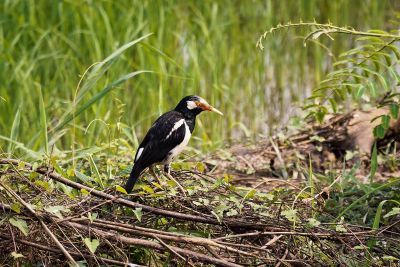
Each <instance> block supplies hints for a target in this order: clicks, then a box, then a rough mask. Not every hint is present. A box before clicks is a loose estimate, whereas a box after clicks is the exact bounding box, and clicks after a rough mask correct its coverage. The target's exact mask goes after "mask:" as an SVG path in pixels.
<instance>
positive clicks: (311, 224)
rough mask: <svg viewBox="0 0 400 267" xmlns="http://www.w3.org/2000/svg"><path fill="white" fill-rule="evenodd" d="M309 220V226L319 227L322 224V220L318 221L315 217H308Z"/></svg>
mask: <svg viewBox="0 0 400 267" xmlns="http://www.w3.org/2000/svg"><path fill="white" fill-rule="evenodd" d="M307 221H308V223H307V226H308V227H310V228H313V227H317V226H319V225H320V224H321V222H320V221H318V220H316V219H314V218H308V219H307Z"/></svg>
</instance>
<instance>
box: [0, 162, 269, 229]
mask: <svg viewBox="0 0 400 267" xmlns="http://www.w3.org/2000/svg"><path fill="white" fill-rule="evenodd" d="M20 163H24V166H25V168H26V169H27V170H30V171H34V172H37V173H40V174H42V175H46V176H47V177H50V178H52V179H54V180H56V181H58V182H60V183H63V184H65V185H68V186H70V187H73V188H76V189H85V190H87V191H88V192H90V193H91V194H92V195H94V196H97V197H100V198H103V199H114V201H113V202H115V203H118V204H121V205H123V206H126V207H130V208H142V210H144V211H148V212H151V213H154V214H157V215H162V216H167V217H172V218H176V219H180V220H185V221H193V222H200V223H206V224H214V225H220V224H221V223H220V222H219V221H218V220H216V219H214V218H213V217H211V216H207V215H204V216H196V215H191V214H186V213H179V212H175V211H170V210H163V209H159V208H154V207H150V206H147V205H143V204H139V203H135V202H132V201H130V200H127V199H124V198H118V197H117V198H116V197H115V196H113V195H110V194H107V193H104V192H102V191H99V190H96V189H94V188H91V187H89V186H86V185H83V184H80V183H77V182H74V181H71V180H69V179H66V178H64V177H62V176H61V175H59V174H57V173H55V172H53V171H49V170H47V169H46V168H38V169H36V170H33V169H32V165H31V164H29V163H26V162H22V161H19V160H15V159H5V158H2V159H0V164H11V165H15V166H18V164H20ZM222 224H225V225H227V226H230V227H240V228H247V229H258V230H261V229H264V228H265V227H267V225H265V224H257V223H249V222H246V221H241V220H223V221H222Z"/></svg>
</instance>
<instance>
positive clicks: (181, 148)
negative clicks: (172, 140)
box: [163, 120, 192, 164]
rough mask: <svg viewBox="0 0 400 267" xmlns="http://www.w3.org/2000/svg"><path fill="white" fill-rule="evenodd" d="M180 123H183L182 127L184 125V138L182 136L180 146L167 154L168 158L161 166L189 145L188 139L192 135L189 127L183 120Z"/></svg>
mask: <svg viewBox="0 0 400 267" xmlns="http://www.w3.org/2000/svg"><path fill="white" fill-rule="evenodd" d="M182 121H183V125H185V136H184V138H183V140H182V142H181V143H180V144H178V145H177V146H176V147H174V148H173V149H172V150H171V151H170V152H169V153H168V156H167V158H166V159H165V160H164V162H163V164H168V163H170V162H171V161H172V160H173V159H174V158H175V157H176V156H178V155H179V154H180V153H181V152H182V150H183V149H185V147H186V146H187V144H188V143H189V140H190V137H191V135H192V133H191V132H190V129H189V126H188V125H187V123H186V122H185V120H182Z"/></svg>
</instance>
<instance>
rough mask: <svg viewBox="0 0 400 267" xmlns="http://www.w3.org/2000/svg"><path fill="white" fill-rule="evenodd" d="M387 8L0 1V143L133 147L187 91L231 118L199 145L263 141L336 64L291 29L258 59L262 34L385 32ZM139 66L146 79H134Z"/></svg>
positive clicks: (205, 122) (335, 45)
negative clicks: (328, 28) (274, 30)
mask: <svg viewBox="0 0 400 267" xmlns="http://www.w3.org/2000/svg"><path fill="white" fill-rule="evenodd" d="M392 5H393V4H392V1H379V2H378V1H372V2H369V3H366V2H364V1H324V2H322V1H316V0H313V1H311V0H304V1H228V0H226V1H201V2H199V1H145V2H144V1H105V0H102V1H74V0H69V1H51V0H48V1H33V0H31V1H29V0H13V1H1V2H0V81H1V83H0V97H1V98H0V114H1V116H0V137H1V138H0V147H1V148H2V150H3V151H5V152H9V153H14V154H16V155H19V156H21V155H22V156H23V155H28V156H29V155H30V156H32V153H34V152H33V151H43V152H46V153H53V152H55V151H57V150H62V151H70V150H72V151H73V154H74V155H75V152H76V151H79V149H83V148H88V147H92V148H93V147H95V146H100V145H101V144H103V143H109V141H110V140H112V139H114V138H118V137H121V136H123V137H124V138H126V139H127V140H129V144H130V145H132V146H135V145H136V144H137V142H138V139H140V138H141V137H142V136H143V134H144V132H145V131H146V130H147V128H148V127H149V126H150V124H151V123H152V121H154V119H155V118H156V117H157V116H158V115H159V114H161V113H162V112H165V111H167V110H169V109H171V108H173V107H174V106H175V105H176V103H177V102H178V101H179V100H180V98H181V97H183V96H185V95H188V94H199V95H201V96H203V97H204V98H206V99H207V100H208V101H209V102H210V103H212V104H213V105H215V106H216V107H218V108H219V109H220V110H222V111H223V112H224V114H226V116H225V117H224V118H220V117H217V116H214V115H213V114H202V115H201V116H200V121H199V123H198V125H197V129H196V132H195V138H194V140H192V141H191V144H192V146H194V147H198V148H201V149H205V148H209V147H215V146H218V145H221V144H222V143H224V142H226V141H227V140H230V139H232V138H233V139H234V138H239V137H242V136H246V135H247V136H249V137H251V138H254V137H257V136H259V135H260V134H261V135H266V134H269V133H270V130H271V129H273V128H274V127H277V126H282V122H283V123H284V122H285V120H286V119H287V118H288V116H289V115H290V114H292V113H293V111H294V108H293V106H294V105H295V104H296V103H297V102H299V101H302V100H303V99H304V98H305V97H307V96H308V95H309V94H310V91H311V88H312V86H313V85H314V84H316V83H317V82H318V81H319V80H320V79H321V78H322V76H323V74H324V73H325V72H326V71H327V67H326V66H327V65H329V62H330V61H331V59H330V58H329V56H327V53H326V51H323V50H322V48H321V47H320V46H319V45H313V43H310V44H309V45H308V46H307V47H306V48H304V47H303V46H302V39H301V38H298V37H299V36H295V35H293V34H286V33H282V34H279V35H275V36H274V38H271V39H270V40H268V41H267V42H266V43H265V47H266V49H265V50H264V52H260V51H259V50H258V49H257V48H256V46H255V44H256V41H257V39H258V37H259V35H260V34H261V33H262V32H264V30H265V29H267V28H269V27H271V26H273V25H276V24H277V23H280V22H282V23H283V22H287V21H299V20H300V19H302V20H304V21H306V20H313V19H314V18H315V19H316V20H318V21H319V22H328V21H331V22H332V23H334V24H336V25H343V26H344V25H351V26H354V27H356V28H359V29H361V30H366V29H369V28H382V29H386V28H387V27H388V25H386V24H385V22H386V21H388V18H391V17H393V14H392V13H393V11H392V8H393V6H392ZM149 33H153V34H152V35H151V36H148V37H147V38H144V39H143V40H141V41H140V42H138V43H135V44H134V45H128V46H129V47H124V45H126V44H129V43H130V42H132V41H135V40H139V38H141V37H144V36H146V35H147V34H149ZM300 33H301V32H300ZM326 41H327V42H326V44H329V48H330V49H332V51H333V54H334V55H335V54H338V52H340V51H343V50H345V49H348V48H349V47H350V46H351V44H352V40H351V39H346V37H342V36H341V37H338V38H337V40H336V41H335V42H329V41H328V40H326ZM121 47H123V51H122V53H121V54H119V53H118V51H119V50H118V49H119V48H121ZM125 48H126V49H125ZM116 53H117V54H116ZM110 55H111V56H110ZM108 56H110V57H109V58H107V57H108ZM105 59H106V60H105ZM103 60H104V61H103ZM101 61H103V63H102V64H100V65H99V64H95V63H98V62H101ZM326 63H328V64H326ZM93 64H95V65H93ZM90 66H92V67H91V68H90V70H89V71H88V72H87V73H86V76H85V77H84V78H83V79H82V82H81V83H80V84H79V82H80V80H81V78H82V75H83V74H84V73H85V71H86V70H87V69H88V68H89V67H90ZM144 70H147V71H150V72H148V73H140V75H137V76H134V75H132V76H134V77H130V76H129V73H131V74H133V73H136V74H138V73H139V72H140V71H144ZM125 75H128V76H129V77H128V76H125ZM124 77H125V78H130V79H127V80H126V81H125V79H124ZM119 79H122V80H119ZM78 84H79V87H78ZM110 85H113V87H112V88H111V87H109V86H110ZM42 99H43V101H42ZM74 115H75V116H74ZM89 125H90V127H88V126H89ZM46 128H47V130H48V133H45V132H46V131H45V129H46ZM10 140H11V143H10V142H9V141H10ZM53 145H54V146H53ZM77 153H78V152H77ZM77 156H79V155H77Z"/></svg>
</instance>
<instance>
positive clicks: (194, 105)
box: [186, 100, 197, 110]
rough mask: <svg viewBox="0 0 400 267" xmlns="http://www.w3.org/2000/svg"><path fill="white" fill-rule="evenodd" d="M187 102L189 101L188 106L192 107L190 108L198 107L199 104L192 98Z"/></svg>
mask: <svg viewBox="0 0 400 267" xmlns="http://www.w3.org/2000/svg"><path fill="white" fill-rule="evenodd" d="M186 103H187V108H188V109H190V110H191V109H194V108H197V105H196V103H195V102H194V101H191V100H190V101H187V102H186Z"/></svg>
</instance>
